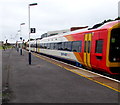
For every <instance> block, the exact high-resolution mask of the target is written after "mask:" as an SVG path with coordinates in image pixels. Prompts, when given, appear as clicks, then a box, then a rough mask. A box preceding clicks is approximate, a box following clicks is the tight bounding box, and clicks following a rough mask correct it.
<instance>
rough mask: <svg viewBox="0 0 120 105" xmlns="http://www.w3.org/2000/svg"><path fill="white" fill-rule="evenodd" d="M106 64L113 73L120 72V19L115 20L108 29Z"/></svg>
mask: <svg viewBox="0 0 120 105" xmlns="http://www.w3.org/2000/svg"><path fill="white" fill-rule="evenodd" d="M106 65H107V67H108V68H109V72H110V73H111V74H120V21H115V22H114V23H113V24H111V25H110V27H109V29H108V43H107V59H106Z"/></svg>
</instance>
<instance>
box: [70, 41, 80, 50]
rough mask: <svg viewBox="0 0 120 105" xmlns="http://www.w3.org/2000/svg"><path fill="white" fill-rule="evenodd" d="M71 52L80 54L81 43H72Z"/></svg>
mask: <svg viewBox="0 0 120 105" xmlns="http://www.w3.org/2000/svg"><path fill="white" fill-rule="evenodd" d="M72 51H73V52H81V51H82V41H74V42H72Z"/></svg>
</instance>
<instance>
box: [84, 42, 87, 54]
mask: <svg viewBox="0 0 120 105" xmlns="http://www.w3.org/2000/svg"><path fill="white" fill-rule="evenodd" d="M86 46H87V41H85V45H84V52H85V53H86V52H87V48H86Z"/></svg>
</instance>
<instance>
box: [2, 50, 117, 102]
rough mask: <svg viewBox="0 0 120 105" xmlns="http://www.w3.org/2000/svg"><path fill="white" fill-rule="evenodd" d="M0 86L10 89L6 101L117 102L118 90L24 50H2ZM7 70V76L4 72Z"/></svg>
mask: <svg viewBox="0 0 120 105" xmlns="http://www.w3.org/2000/svg"><path fill="white" fill-rule="evenodd" d="M2 66H3V67H2V70H3V71H2V72H3V82H2V84H3V87H4V86H5V84H6V82H8V83H9V88H10V90H11V91H12V98H11V100H10V103H119V93H118V92H116V91H114V90H111V89H109V88H107V87H105V86H102V85H100V84H97V83H95V82H93V81H90V80H88V79H86V78H84V77H81V76H79V75H77V74H74V73H72V72H70V71H67V70H65V69H64V68H60V67H59V66H57V65H54V64H51V63H50V62H47V61H45V60H43V59H40V58H37V57H35V56H33V55H32V64H31V65H29V64H28V52H26V51H23V55H20V53H19V52H17V51H16V50H15V49H8V50H6V51H3V52H2ZM8 72H9V75H8Z"/></svg>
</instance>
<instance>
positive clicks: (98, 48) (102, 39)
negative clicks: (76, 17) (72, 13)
mask: <svg viewBox="0 0 120 105" xmlns="http://www.w3.org/2000/svg"><path fill="white" fill-rule="evenodd" d="M119 33H120V21H112V22H108V23H105V24H104V25H102V26H101V27H99V28H96V29H91V30H88V29H81V30H76V31H73V32H68V33H64V34H62V35H61V34H60V35H55V36H50V37H46V38H43V39H40V40H37V41H32V43H31V47H32V48H31V50H32V51H36V52H39V53H43V54H46V55H51V56H54V57H59V58H62V59H67V60H69V61H74V62H77V63H80V64H81V65H83V66H86V67H88V68H90V69H96V70H100V71H103V72H107V73H109V74H120V34H119ZM32 45H33V46H32ZM35 48H36V50H35Z"/></svg>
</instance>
